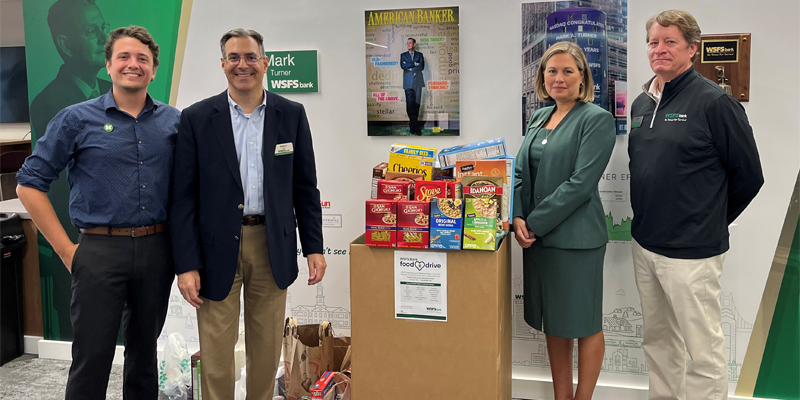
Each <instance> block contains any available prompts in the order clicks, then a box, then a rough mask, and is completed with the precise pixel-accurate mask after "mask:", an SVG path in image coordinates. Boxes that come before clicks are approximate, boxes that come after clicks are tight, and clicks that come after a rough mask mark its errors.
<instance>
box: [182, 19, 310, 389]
mask: <svg viewBox="0 0 800 400" xmlns="http://www.w3.org/2000/svg"><path fill="white" fill-rule="evenodd" d="M220 47H221V50H222V60H221V61H222V68H223V70H224V71H225V74H226V76H227V78H228V90H226V91H224V92H222V93H220V94H218V95H216V96H213V97H211V98H208V99H205V100H203V101H200V102H198V103H196V104H194V105H192V106H190V107H188V108H186V109H185V110H183V113H182V115H181V122H180V127H179V130H178V139H177V145H176V150H175V153H176V154H175V168H174V178H173V181H174V183H173V190H172V201H173V204H172V207H171V209H170V224H171V235H172V243H173V251H174V259H175V271H176V273H177V274H178V288H179V289H180V291H181V294H182V295H183V297H184V298H185V299H186V300H187V301H188V302H189V303H190V304H192V305H193V306H194V307H196V308H197V323H198V331H199V336H200V349H201V351H202V355H203V368H202V369H201V374H202V376H201V378H202V385H201V387H202V391H203V397H204V398H207V399H232V398H233V397H234V375H233V374H234V358H233V351H234V349H233V348H234V346H235V344H236V341H237V338H238V333H239V331H238V325H239V299H240V295H241V293H242V286H244V291H243V294H244V296H243V297H244V322H245V330H246V336H247V346H246V356H247V368H248V371H247V372H248V376H251V377H259V376H260V377H261V378H260V379H248V380H247V393H248V395H249V396H253V397H257V398H267V397H268V396H271V395H272V392H273V385H274V379H272V377H274V376H275V373H276V371H277V367H278V363H279V359H280V355H281V340H282V338H283V320H284V314H285V307H286V288H287V287H288V286H289V285H291V284H292V282H294V281H295V279H296V278H297V274H298V266H297V234H296V233H295V232H296V230H297V228H299V233H300V243H301V245H302V249H303V254H304V255H305V256H306V257H307V259H308V268H309V280H308V284H309V285H313V284H316V283H318V282H320V281H321V280H322V277H323V275H324V274H325V268H326V263H325V259H324V257H323V256H322V209H321V207H320V195H319V190H318V189H317V177H316V166H315V162H314V150H313V147H312V143H311V132H310V130H309V126H308V120H307V119H306V114H305V110H304V108H303V106H302V105H301V104H298V103H295V102H292V101H289V100H287V99H284V98H282V97H280V96H278V95H276V94H273V93H267V92H266V90H264V88H263V86H262V80H263V78H264V74H265V72H266V70H267V66H268V63H269V60H268V59H266V58H265V57H264V47H263V38H262V36H261V35H260V34H259V33H258V32H255V31H252V30H244V29H234V30H231V31H228V32H227V33H225V35H223V37H222V39H221V40H220Z"/></svg>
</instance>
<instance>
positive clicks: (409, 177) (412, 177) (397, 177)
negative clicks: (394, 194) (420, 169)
mask: <svg viewBox="0 0 800 400" xmlns="http://www.w3.org/2000/svg"><path fill="white" fill-rule="evenodd" d="M384 179H388V180H392V181H403V182H408V183H409V184H411V190H410V192H411V195H410V196H409V198H408V200H414V193H415V191H416V182H417V181H422V174H411V173H408V172H392V171H387V172H386V175H385V177H384Z"/></svg>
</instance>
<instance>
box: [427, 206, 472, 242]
mask: <svg viewBox="0 0 800 400" xmlns="http://www.w3.org/2000/svg"><path fill="white" fill-rule="evenodd" d="M463 229H464V204H463V200H462V199H440V198H433V199H431V231H430V236H431V248H432V249H444V250H461V237H462V236H463Z"/></svg>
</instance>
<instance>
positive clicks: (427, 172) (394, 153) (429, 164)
mask: <svg viewBox="0 0 800 400" xmlns="http://www.w3.org/2000/svg"><path fill="white" fill-rule="evenodd" d="M435 154H436V149H434V148H430V147H419V146H411V145H407V144H399V143H395V144H393V145H392V148H391V153H390V154H389V171H391V172H406V173H411V174H421V175H422V180H425V181H429V180H431V179H433V159H434V155H435Z"/></svg>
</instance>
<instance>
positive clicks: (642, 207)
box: [628, 68, 764, 259]
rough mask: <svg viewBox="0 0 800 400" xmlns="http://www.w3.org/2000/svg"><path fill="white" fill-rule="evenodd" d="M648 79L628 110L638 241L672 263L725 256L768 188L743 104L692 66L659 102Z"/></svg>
mask: <svg viewBox="0 0 800 400" xmlns="http://www.w3.org/2000/svg"><path fill="white" fill-rule="evenodd" d="M651 81H652V80H651ZM651 81H648V82H647V83H646V84H645V85H644V87H643V88H644V93H642V94H640V95H639V96H638V97H637V98H636V100H635V101H634V102H633V106H632V108H631V125H630V128H631V129H630V137H629V142H628V155H629V156H630V172H631V180H630V185H631V186H630V195H631V197H630V198H631V207H632V208H633V224H632V227H631V229H632V234H633V238H634V239H636V241H637V242H638V243H639V244H640V245H641V246H642V247H644V248H645V249H647V250H650V251H652V252H654V253H657V254H660V255H663V256H666V257H670V258H683V259H700V258H708V257H713V256H716V255H719V254H722V253H724V252H726V251H727V250H728V248H729V247H730V245H729V241H728V225H729V224H730V223H731V222H733V221H734V220H735V219H736V217H738V216H739V214H741V213H742V211H744V209H745V207H747V205H748V204H749V203H750V201H751V200H752V199H753V198H754V197H755V196H756V194H757V193H758V191H759V189H760V188H761V185H763V183H764V177H763V175H762V172H761V161H760V160H759V157H758V150H757V149H756V142H755V139H754V138H753V130H752V128H751V127H750V123H749V122H748V120H747V115H746V114H745V111H744V107H742V105H741V104H739V102H738V101H737V100H736V99H734V98H733V97H731V96H730V95H728V94H726V93H725V92H724V91H723V90H722V89H721V88H720V87H719V85H718V84H716V83H714V82H712V81H710V80H709V79H706V78H705V77H703V76H702V75H700V74H699V73H698V72H696V71H695V70H694V68H689V70H687V71H685V72H684V73H682V74H681V75H679V76H678V77H677V78H675V79H673V80H672V81H670V82H666V83H665V84H664V87H663V90H662V93H661V101H660V102H657V101H656V100H655V98H653V97H652V96H651V95H650V94H649V93H647V91H648V88H649V87H650V82H651Z"/></svg>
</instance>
